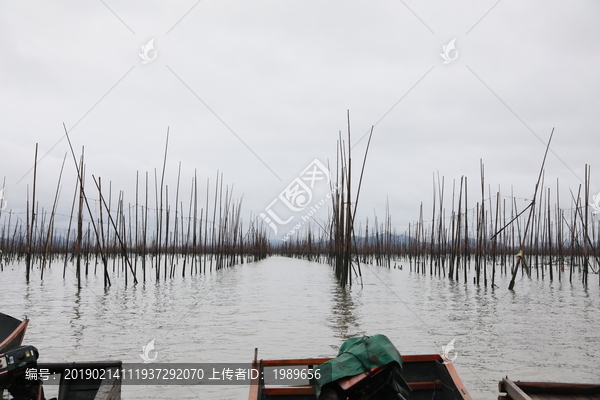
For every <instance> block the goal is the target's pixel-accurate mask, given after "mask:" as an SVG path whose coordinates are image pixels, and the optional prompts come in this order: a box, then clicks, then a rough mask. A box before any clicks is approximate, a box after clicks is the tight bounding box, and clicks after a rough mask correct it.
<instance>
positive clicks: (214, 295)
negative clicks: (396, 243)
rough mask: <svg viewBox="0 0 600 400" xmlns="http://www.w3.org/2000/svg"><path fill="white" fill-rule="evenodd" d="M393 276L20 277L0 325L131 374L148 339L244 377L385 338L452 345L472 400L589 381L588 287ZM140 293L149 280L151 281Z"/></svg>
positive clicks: (167, 355) (131, 395)
mask: <svg viewBox="0 0 600 400" xmlns="http://www.w3.org/2000/svg"><path fill="white" fill-rule="evenodd" d="M400 264H403V266H404V268H403V269H402V270H400V269H394V268H391V269H388V268H381V267H374V266H363V269H362V274H363V283H364V286H363V287H362V288H361V287H360V285H356V284H355V285H354V286H353V287H352V289H351V290H346V291H345V290H342V289H340V288H339V287H338V285H337V283H336V281H335V278H334V276H333V270H332V268H331V267H330V266H328V265H324V264H318V263H314V262H308V261H303V260H296V259H289V258H282V257H271V258H268V259H266V260H262V261H260V262H256V263H250V264H243V265H239V266H236V267H234V268H229V269H224V270H220V271H216V272H214V271H213V272H212V273H206V274H202V275H195V276H187V277H185V278H181V277H178V278H175V279H173V280H167V281H159V282H155V281H154V280H151V281H147V282H146V283H145V284H144V283H139V284H138V285H129V286H128V287H124V285H123V279H122V278H121V279H120V278H118V277H116V276H115V277H113V278H112V279H113V286H112V287H110V288H109V289H107V290H104V288H103V285H102V276H101V274H100V273H99V274H98V275H97V276H93V275H90V276H89V277H87V278H84V279H83V288H82V289H81V291H78V290H77V287H76V280H75V276H74V273H73V270H68V271H67V276H66V279H63V277H62V265H58V264H55V265H54V266H53V267H52V268H51V269H50V270H46V271H45V274H44V280H43V281H41V280H40V279H39V270H36V271H35V272H34V273H33V276H32V279H31V281H30V283H29V284H26V283H25V273H24V266H23V265H13V266H5V267H4V271H3V272H0V301H1V303H0V304H2V309H1V310H0V311H1V312H4V313H6V314H9V315H12V316H14V317H17V318H21V317H22V316H23V315H27V317H28V318H29V319H30V324H29V328H28V331H27V334H26V337H25V343H24V344H31V345H34V346H36V347H37V348H38V349H39V351H40V360H39V361H40V362H58V361H91V360H122V361H123V362H126V363H139V362H141V361H142V360H141V358H140V354H141V353H142V346H145V345H146V344H147V343H148V342H149V341H151V340H153V339H155V344H154V345H155V350H156V353H154V352H153V354H155V355H156V357H157V360H156V362H160V363H182V362H187V363H208V364H210V363H223V362H227V363H247V362H249V361H251V359H252V357H253V353H254V348H255V347H258V348H259V358H264V359H268V358H304V357H333V356H335V355H336V354H337V350H338V348H339V346H340V345H341V344H342V342H343V341H344V340H345V339H346V338H348V337H352V336H359V335H374V334H378V333H381V334H385V335H386V336H388V337H389V338H390V339H391V340H392V342H393V343H394V344H395V345H396V347H397V348H398V350H399V351H400V353H401V354H430V353H439V352H441V348H442V346H444V345H446V344H447V343H448V342H449V341H450V340H452V339H456V340H455V343H454V346H455V349H456V350H457V351H458V356H457V358H456V360H455V361H454V364H455V366H456V369H457V370H458V373H459V375H460V376H461V378H462V380H463V382H464V383H465V385H466V386H467V389H468V390H469V392H470V394H471V395H472V396H473V398H474V399H476V400H480V399H481V400H483V399H496V396H497V382H498V380H500V379H501V378H502V377H504V376H506V375H508V376H509V377H510V378H512V379H515V380H517V379H520V380H555V381H578V382H587V383H598V381H600V291H599V286H598V279H597V278H598V276H597V275H590V284H589V286H588V287H587V288H585V287H583V286H582V284H581V283H580V279H579V276H578V275H574V277H573V283H572V284H571V283H569V282H568V275H565V276H563V279H562V282H559V281H558V279H556V276H555V280H554V281H552V282H551V281H549V280H548V279H545V280H541V279H529V278H527V277H521V276H520V277H519V279H518V281H517V284H516V287H515V291H513V292H511V291H508V289H507V286H508V278H507V277H506V276H501V277H497V278H496V283H497V284H498V285H499V288H496V289H491V288H489V287H487V288H485V287H483V286H480V287H478V286H476V285H474V284H473V283H469V284H465V283H463V282H460V283H457V282H453V281H450V280H448V279H446V278H440V277H437V276H428V275H427V276H426V275H422V274H418V273H415V272H410V271H409V268H408V265H407V263H406V262H399V263H398V265H400ZM152 279H153V277H152ZM247 396H248V387H247V386H241V385H231V386H220V385H203V386H162V387H154V386H129V385H126V386H123V393H122V397H123V399H124V400H134V399H162V398H178V399H208V400H217V399H219V400H221V399H222V400H225V399H246V398H247Z"/></svg>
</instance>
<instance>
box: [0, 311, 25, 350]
mask: <svg viewBox="0 0 600 400" xmlns="http://www.w3.org/2000/svg"><path fill="white" fill-rule="evenodd" d="M27 324H29V320H28V319H27V318H25V320H24V321H19V320H18V319H16V318H13V317H11V316H10V315H6V314H2V313H0V353H2V352H4V351H8V350H11V349H14V348H16V347H19V346H20V345H21V343H23V337H24V336H25V330H26V329H27Z"/></svg>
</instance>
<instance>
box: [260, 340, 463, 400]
mask: <svg viewBox="0 0 600 400" xmlns="http://www.w3.org/2000/svg"><path fill="white" fill-rule="evenodd" d="M329 360H330V358H305V359H295V360H258V359H257V351H256V350H255V353H254V361H253V363H252V367H253V369H256V370H258V371H259V372H258V374H256V378H255V379H253V380H252V382H251V384H250V396H249V400H317V398H316V396H315V394H314V390H313V388H312V386H309V385H308V382H307V384H306V385H303V386H275V385H272V386H269V385H265V379H264V375H265V374H264V372H265V368H269V367H282V368H289V367H308V368H313V367H315V366H317V365H320V364H323V363H324V362H326V361H329ZM402 362H403V365H402V375H403V377H404V379H405V380H406V382H407V383H408V384H409V386H410V387H411V389H412V393H411V395H410V398H409V400H431V399H437V400H471V396H470V395H469V393H468V392H467V389H466V388H465V386H464V385H463V383H462V381H461V380H460V377H459V376H458V373H457V372H456V369H455V368H454V365H452V363H445V362H444V360H443V359H442V357H441V356H440V355H439V354H426V355H406V356H402Z"/></svg>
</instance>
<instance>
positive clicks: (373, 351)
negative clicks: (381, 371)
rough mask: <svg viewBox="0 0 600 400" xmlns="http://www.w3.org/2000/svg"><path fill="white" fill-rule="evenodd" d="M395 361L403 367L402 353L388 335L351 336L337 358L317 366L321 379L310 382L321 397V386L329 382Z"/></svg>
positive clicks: (316, 369)
mask: <svg viewBox="0 0 600 400" xmlns="http://www.w3.org/2000/svg"><path fill="white" fill-rule="evenodd" d="M394 361H395V362H397V363H398V364H399V366H400V367H402V357H401V356H400V353H399V352H398V350H397V349H396V347H394V345H393V344H392V342H390V340H389V339H388V338H387V337H386V336H384V335H373V336H363V337H354V338H350V339H348V340H346V341H345V342H344V344H343V345H342V347H340V351H339V353H338V356H337V357H336V358H334V359H332V360H330V361H327V362H326V363H323V364H321V365H320V366H318V367H316V368H315V373H316V372H317V371H318V375H317V376H319V379H312V380H311V381H310V384H311V385H312V387H313V388H314V390H315V393H316V395H317V397H319V395H320V394H321V387H322V386H323V385H325V384H327V383H329V382H333V381H336V380H338V379H340V378H345V377H350V376H354V375H358V374H361V373H363V372H367V371H370V370H371V369H373V368H377V367H380V366H382V365H387V364H389V363H391V362H394Z"/></svg>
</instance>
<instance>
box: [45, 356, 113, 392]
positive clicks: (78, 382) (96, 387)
mask: <svg viewBox="0 0 600 400" xmlns="http://www.w3.org/2000/svg"><path fill="white" fill-rule="evenodd" d="M121 367H122V362H121V361H92V362H71V363H38V365H37V368H38V370H39V371H47V372H48V374H49V375H56V374H60V387H59V391H58V398H57V400H121V382H122V376H121V374H114V372H116V371H117V370H118V369H121ZM66 369H71V370H76V371H86V370H94V371H98V370H102V369H104V370H111V372H113V373H111V374H110V375H111V377H110V379H109V378H108V376H106V377H105V378H104V379H100V378H98V376H97V377H96V378H97V379H85V378H84V377H81V378H79V379H65V374H64V371H65V370H66ZM106 375H108V374H106ZM115 375H117V376H115ZM40 392H42V391H40ZM41 394H42V397H41V398H40V399H43V398H44V397H43V393H41Z"/></svg>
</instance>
